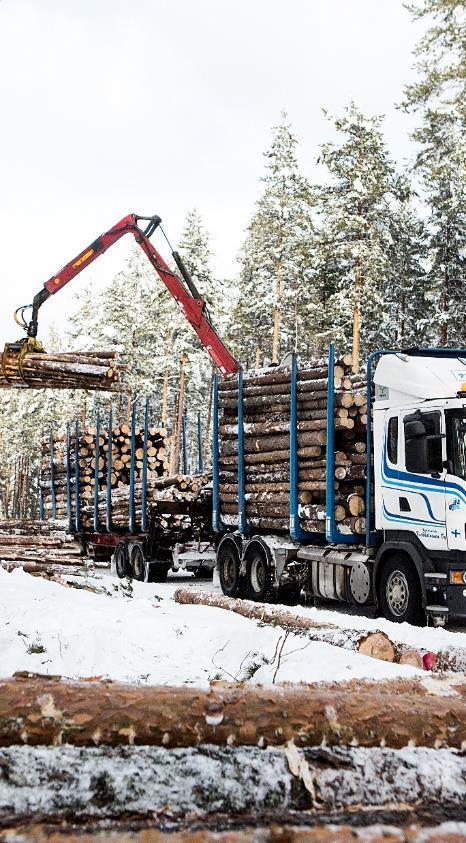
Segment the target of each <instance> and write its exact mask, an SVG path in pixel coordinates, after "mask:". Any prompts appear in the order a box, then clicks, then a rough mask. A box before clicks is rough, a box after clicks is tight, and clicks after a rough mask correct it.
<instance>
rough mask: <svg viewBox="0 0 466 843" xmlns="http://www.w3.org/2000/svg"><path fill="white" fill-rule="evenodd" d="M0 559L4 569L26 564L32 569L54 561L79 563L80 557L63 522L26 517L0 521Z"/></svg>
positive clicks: (80, 561)
mask: <svg viewBox="0 0 466 843" xmlns="http://www.w3.org/2000/svg"><path fill="white" fill-rule="evenodd" d="M0 561H1V563H2V567H4V568H7V569H8V570H13V568H16V567H27V565H28V564H29V566H30V568H31V572H32V571H35V570H40V568H41V566H48V565H55V564H57V565H82V563H83V557H82V552H81V548H80V546H79V544H78V543H77V542H75V540H74V538H73V536H71V535H69V533H67V531H66V529H65V526H64V524H63V523H60V522H54V521H49V522H47V524H45V522H43V521H33V520H27V519H26V520H24V521H18V520H15V521H11V522H8V521H1V522H0Z"/></svg>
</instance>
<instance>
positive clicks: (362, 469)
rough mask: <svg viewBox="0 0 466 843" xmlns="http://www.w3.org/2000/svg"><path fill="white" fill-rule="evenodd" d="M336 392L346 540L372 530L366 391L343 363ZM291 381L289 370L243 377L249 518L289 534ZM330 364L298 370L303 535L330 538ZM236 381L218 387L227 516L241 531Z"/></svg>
mask: <svg viewBox="0 0 466 843" xmlns="http://www.w3.org/2000/svg"><path fill="white" fill-rule="evenodd" d="M332 377H333V386H334V390H335V418H334V430H335V475H334V477H332V478H329V480H330V481H331V482H333V483H334V486H335V519H336V521H337V522H338V527H339V530H340V532H342V533H347V534H348V533H354V534H361V533H363V532H364V530H365V518H364V515H365V477H366V453H365V452H366V426H367V384H366V382H365V380H364V378H363V377H362V376H361V375H357V374H356V375H355V374H353V373H352V368H351V356H350V355H345V356H344V357H343V358H342V359H341V360H338V361H337V363H336V365H335V368H334V371H333V373H332ZM290 382H291V372H290V369H289V368H287V367H275V368H273V369H268V370H265V371H261V372H251V373H250V374H247V375H245V376H244V380H243V387H244V393H243V394H244V400H243V408H244V432H245V437H244V439H245V448H244V450H245V460H244V461H245V481H246V516H247V520H248V523H249V524H250V525H251V526H252V527H255V528H258V529H266V530H278V531H286V530H288V529H289V490H290V486H289V483H290V468H289V461H290ZM327 384H328V363H327V361H325V360H320V361H315V362H313V363H312V364H310V365H309V366H307V367H305V368H304V367H303V368H300V369H298V384H297V411H298V431H297V433H298V492H299V504H300V509H299V515H300V522H301V526H302V528H303V529H305V530H308V531H310V532H317V533H325V514H326V511H325V495H326V488H327V473H326V453H325V446H326V442H327V418H326V417H327ZM237 397H238V380H237V376H234V377H230V378H227V379H226V380H224V381H223V382H222V383H220V385H219V469H220V477H219V480H220V511H221V517H222V520H223V522H224V523H226V524H230V525H235V524H237V513H238V456H237V455H238V439H237V436H238V426H237Z"/></svg>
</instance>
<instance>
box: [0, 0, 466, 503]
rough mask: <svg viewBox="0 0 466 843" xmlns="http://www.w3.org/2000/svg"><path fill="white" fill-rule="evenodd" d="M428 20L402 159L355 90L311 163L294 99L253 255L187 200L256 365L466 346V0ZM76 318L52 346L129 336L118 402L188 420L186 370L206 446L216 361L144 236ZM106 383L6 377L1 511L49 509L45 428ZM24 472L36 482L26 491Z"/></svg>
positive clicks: (193, 266)
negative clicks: (23, 385)
mask: <svg viewBox="0 0 466 843" xmlns="http://www.w3.org/2000/svg"><path fill="white" fill-rule="evenodd" d="M408 8H409V10H410V12H411V14H412V17H413V19H415V20H419V19H424V20H426V21H427V22H428V26H427V28H426V31H425V35H424V36H423V38H422V40H421V41H420V42H419V44H418V46H417V49H416V55H415V62H416V69H417V75H416V81H415V82H414V83H412V84H410V85H408V86H406V88H405V91H404V97H403V100H402V101H401V102H400V103H398V106H399V108H400V109H404V110H405V111H407V112H412V113H414V114H415V115H416V117H417V128H416V130H415V132H414V135H413V140H414V141H415V149H416V154H415V157H414V160H412V161H410V162H408V163H405V162H403V163H400V162H397V161H394V160H393V158H392V156H391V154H390V150H389V149H388V148H387V144H386V142H385V139H384V119H383V116H381V115H368V114H364V113H362V111H361V110H360V109H359V107H358V105H357V103H356V102H353V101H352V102H349V103H348V105H347V107H346V108H345V109H344V111H343V113H342V114H339V115H330V114H327V118H328V121H329V129H330V128H332V130H333V131H332V137H334V138H335V139H334V140H332V141H331V142H328V143H324V144H322V145H321V147H320V148H319V149H318V150H314V151H313V154H314V155H315V157H316V158H317V162H318V165H319V168H320V171H321V178H320V179H319V182H318V183H317V184H312V183H310V182H309V180H308V179H307V178H306V177H305V176H304V175H303V173H302V171H301V169H300V166H299V164H298V155H297V146H298V140H297V137H296V136H295V134H294V131H293V126H292V124H291V122H290V120H289V119H288V116H287V114H286V113H285V112H282V113H281V114H279V119H278V121H277V125H276V126H275V127H273V129H272V133H271V139H270V144H269V147H268V148H267V150H266V151H265V152H264V165H263V171H262V173H259V174H258V179H259V184H258V199H257V201H256V203H255V207H254V208H253V209H252V212H251V217H250V222H249V225H248V228H247V230H246V232H245V238H244V243H243V245H242V248H241V250H240V254H239V256H238V264H239V267H240V271H239V273H238V274H237V275H235V276H234V277H231V278H218V277H216V276H215V274H214V273H213V271H212V253H213V250H214V248H215V244H214V243H212V241H211V238H210V236H209V232H208V231H207V230H206V228H205V226H204V223H203V219H202V211H201V209H202V197H201V196H200V197H199V205H198V208H193V209H189V210H187V213H186V219H185V226H184V230H183V233H182V236H181V239H180V242H179V243H178V244H177V248H178V250H179V251H180V253H181V254H182V256H183V259H184V261H185V263H186V265H187V266H188V268H189V270H190V272H191V274H192V275H193V276H194V278H195V280H196V284H197V285H198V287H199V289H200V290H201V292H202V294H203V295H204V297H205V299H206V302H207V305H208V308H209V312H210V314H211V317H212V320H213V323H214V325H215V326H216V327H217V329H218V331H219V333H220V335H221V336H222V337H223V339H224V340H225V342H226V344H227V345H228V346H229V348H230V349H231V351H232V353H233V354H234V355H235V356H236V357H237V359H238V360H240V361H241V363H242V365H243V366H244V367H246V368H247V367H253V366H256V367H257V366H262V365H266V364H267V363H270V362H272V363H277V362H279V360H280V359H282V358H283V356H284V355H285V354H286V353H287V352H289V351H297V352H298V353H299V355H300V357H301V359H303V360H304V359H306V358H309V357H311V356H316V355H317V356H321V355H325V353H326V349H327V347H328V344H329V343H330V342H334V343H335V344H336V347H337V349H339V350H340V351H344V352H346V351H351V352H352V354H353V360H354V362H355V365H356V366H362V365H363V364H364V360H365V358H366V357H367V354H368V353H369V352H370V351H372V350H374V349H376V348H381V347H396V348H410V347H412V346H438V345H441V346H453V347H458V348H461V347H464V345H465V340H466V336H465V334H466V331H465V317H466V299H465V280H466V277H465V276H466V224H465V223H466V205H465V198H466V142H465V123H466V92H465V85H466V5H465V3H464V2H463V0H418V2H416V3H413V4H411V5H410V6H409V7H408ZM77 295H78V297H79V302H78V307H77V310H76V312H75V313H74V314H73V316H72V318H71V319H70V321H69V323H68V327H67V329H66V331H65V332H61V333H59V332H58V331H57V330H56V329H52V330H51V331H50V335H49V337H48V338H42V339H43V341H44V345H45V346H46V348H47V350H49V351H54V350H68V349H69V350H84V349H96V350H97V349H115V350H117V351H118V352H119V355H120V358H121V360H122V361H123V362H125V363H129V364H130V366H131V372H130V374H129V375H128V377H127V380H126V382H125V385H124V388H123V389H122V391H121V394H119V395H112V396H111V399H112V405H113V412H114V418H119V419H120V420H122V419H124V418H126V417H127V415H128V413H129V411H130V408H131V405H132V402H133V401H136V402H137V406H138V407H140V408H141V410H142V407H143V399H145V398H149V399H150V408H151V417H152V421H153V423H161V424H163V425H164V426H167V427H168V428H169V431H170V432H173V425H174V423H175V419H176V418H177V415H178V409H179V407H178V404H179V389H180V374H181V370H183V372H184V378H185V384H186V386H185V395H184V407H183V410H185V411H186V421H187V430H188V444H189V448H188V462H189V468H190V470H196V467H197V462H198V446H197V426H198V421H200V424H201V428H202V437H203V442H204V444H203V449H204V448H205V450H206V453H207V456H208V447H206V444H205V443H207V442H208V440H209V433H210V430H209V428H210V407H211V391H212V377H213V370H212V366H211V363H210V359H209V357H208V355H207V353H206V352H205V350H204V349H202V347H201V346H200V344H199V342H198V341H197V338H196V336H195V334H194V333H193V331H192V329H191V328H190V326H189V325H188V324H187V323H186V322H185V320H184V319H183V317H182V316H181V314H180V313H179V312H178V310H177V308H176V305H175V303H174V301H173V300H172V298H171V297H170V296H169V294H168V293H167V292H166V290H165V288H164V287H163V285H162V283H161V282H160V281H159V279H158V278H157V277H156V276H155V275H154V271H153V269H152V267H151V266H150V265H149V263H148V262H147V259H146V258H145V256H144V255H143V253H142V252H141V251H140V250H138V249H137V247H136V246H135V247H134V249H133V251H132V253H131V255H130V258H129V260H128V261H127V264H126V265H125V266H124V267H123V268H122V270H121V271H120V272H118V273H117V274H116V275H115V277H114V278H113V279H112V280H111V282H110V283H109V284H108V286H106V288H105V289H102V290H99V292H98V293H96V292H95V291H94V290H93V288H92V285H91V284H90V283H89V284H87V286H84V287H82V288H81V292H79V293H78V294H77ZM109 407H110V398H109V396H108V395H105V394H83V393H78V392H76V393H70V392H63V393H58V394H57V393H53V394H52V393H49V392H47V391H45V392H35V393H31V392H28V394H24V393H21V392H13V391H12V392H11V393H5V396H4V400H3V402H2V405H1V408H0V416H1V421H0V430H1V436H0V457H1V460H0V514H1V515H2V517H12V516H18V515H22V516H24V515H28V514H35V513H36V512H37V507H38V471H39V463H40V442H41V440H42V439H43V438H44V437H45V436H48V435H49V434H50V432H51V431H53V432H54V433H55V434H60V433H63V431H64V428H65V425H66V422H67V421H69V420H72V419H74V418H76V417H78V418H79V419H80V423H81V424H82V425H85V424H87V423H92V422H93V419H94V418H95V413H96V411H97V410H100V411H101V412H104V411H107V410H108V409H109ZM19 478H21V483H22V487H23V492H24V494H22V495H20V496H19V495H18V494H15V486H16V487H17V486H18V480H19Z"/></svg>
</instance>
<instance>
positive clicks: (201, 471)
mask: <svg viewBox="0 0 466 843" xmlns="http://www.w3.org/2000/svg"><path fill="white" fill-rule="evenodd" d="M197 454H198V461H197V467H198V471H199V474H204V453H203V448H202V421H201V411H200V410H199V411H198V414H197Z"/></svg>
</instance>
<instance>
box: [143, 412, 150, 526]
mask: <svg viewBox="0 0 466 843" xmlns="http://www.w3.org/2000/svg"><path fill="white" fill-rule="evenodd" d="M148 438H149V399H148V398H146V409H145V413H144V445H143V456H142V515H141V529H142V531H143V533H145V532H146V530H147V440H148Z"/></svg>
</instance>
